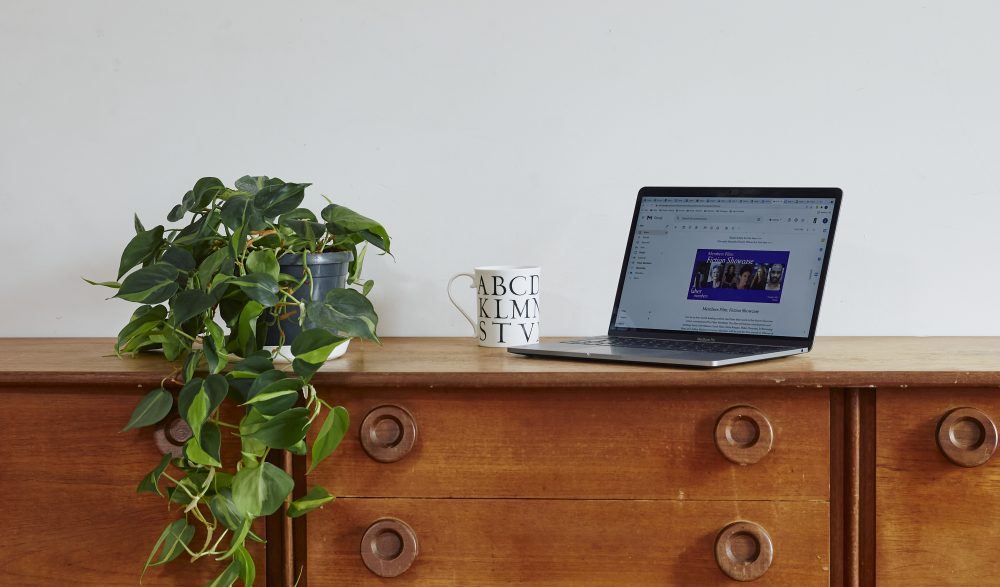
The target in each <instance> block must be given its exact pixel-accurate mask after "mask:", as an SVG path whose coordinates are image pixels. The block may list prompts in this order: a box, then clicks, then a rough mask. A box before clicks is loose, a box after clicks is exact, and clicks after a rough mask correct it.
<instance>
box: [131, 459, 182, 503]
mask: <svg viewBox="0 0 1000 587" xmlns="http://www.w3.org/2000/svg"><path fill="white" fill-rule="evenodd" d="M172 456H173V455H171V454H169V453H167V454H165V455H163V458H161V459H160V464H159V465H156V467H155V468H154V469H153V470H152V471H150V472H149V473H148V474H146V476H145V477H143V478H142V481H140V482H139V486H138V487H136V488H135V492H136V493H155V494H157V495H159V496H162V495H163V492H162V491H160V477H162V476H163V473H164V471H166V470H167V465H169V464H170V459H171V457H172Z"/></svg>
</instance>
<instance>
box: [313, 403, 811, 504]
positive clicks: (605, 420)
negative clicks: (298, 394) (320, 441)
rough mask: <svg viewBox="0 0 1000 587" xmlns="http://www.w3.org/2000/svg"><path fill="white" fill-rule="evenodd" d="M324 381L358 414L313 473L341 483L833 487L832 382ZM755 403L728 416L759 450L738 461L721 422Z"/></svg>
mask: <svg viewBox="0 0 1000 587" xmlns="http://www.w3.org/2000/svg"><path fill="white" fill-rule="evenodd" d="M320 391H321V394H322V395H323V397H324V398H325V399H326V400H327V401H330V402H336V403H343V404H344V405H345V406H346V407H347V408H348V410H349V412H350V414H351V427H350V430H349V432H348V435H347V437H346V438H345V440H344V442H343V444H342V445H341V446H340V447H339V448H338V449H337V452H336V453H335V454H334V455H333V457H332V458H330V459H329V460H328V461H326V462H324V463H323V465H322V466H321V467H320V468H319V469H317V471H316V472H315V473H313V475H312V476H314V477H315V480H316V482H317V483H319V484H321V485H324V486H327V487H328V488H329V489H330V490H331V491H332V492H334V493H335V494H337V495H339V496H365V497H560V498H627V499H654V498H667V499H819V500H826V499H828V498H829V479H830V477H829V475H830V473H829V470H830V464H829V445H830V415H829V414H830V412H829V395H828V393H827V391H826V390H822V389H815V388H813V389H807V390H803V391H801V392H797V393H789V392H788V391H786V390H780V391H776V390H770V391H768V390H753V389H741V390H738V391H737V390H732V389H729V390H704V389H699V390H686V389H663V390H648V389H647V390H641V389H640V390H636V389H603V390H600V389H579V390H565V389H520V390H517V389H496V390H482V389H475V390H472V389H464V390H463V389H455V390H438V389H393V390H385V391H378V390H371V389H366V390H345V389H321V390H320ZM746 405H749V406H753V407H754V408H756V410H746V411H743V412H741V411H739V410H737V411H732V412H729V414H728V415H727V417H726V418H725V419H724V421H723V422H722V424H721V425H720V426H718V428H719V432H718V436H719V440H718V442H719V443H720V444H721V445H722V446H723V448H725V449H727V451H728V452H729V453H730V455H731V456H732V457H733V458H734V459H736V460H737V461H739V460H746V461H752V460H756V461H757V462H755V463H753V464H746V465H741V464H736V463H735V462H733V461H730V460H727V458H726V457H725V456H724V455H723V453H722V452H721V451H720V450H719V448H718V447H717V446H716V443H717V424H719V419H720V416H722V415H723V414H724V413H726V412H727V410H730V408H733V407H734V406H746ZM379 407H384V409H382V410H379V411H375V412H374V413H373V410H374V409H375V408H379ZM370 413H371V414H372V417H370V418H368V420H369V421H368V424H365V423H364V420H365V419H366V416H367V415H368V414H370ZM411 419H412V423H411V422H410V420H411ZM755 427H756V428H755ZM362 428H365V430H364V431H363V432H362V430H361V429H362ZM414 428H415V430H416V433H415V442H413V443H412V448H410V449H409V450H408V451H406V450H399V449H401V448H402V449H405V448H406V445H407V444H408V443H409V442H410V440H412V439H411V438H409V437H411V436H413V430H414ZM755 430H757V431H756V432H755ZM768 430H770V432H768ZM755 434H756V437H755V436H754V435H755ZM767 436H770V437H771V438H772V439H773V440H772V442H771V449H770V451H769V452H768V451H766V450H765V448H764V444H765V443H766V441H767V438H766V437H767ZM754 438H756V440H754ZM362 441H363V442H364V444H365V445H367V448H368V452H366V447H365V446H362ZM369 452H374V454H375V458H373V457H372V456H370V455H369ZM385 453H388V454H389V457H390V458H393V459H394V458H398V460H394V461H392V462H379V461H378V460H376V458H379V459H382V457H383V456H385ZM382 460H385V459H382Z"/></svg>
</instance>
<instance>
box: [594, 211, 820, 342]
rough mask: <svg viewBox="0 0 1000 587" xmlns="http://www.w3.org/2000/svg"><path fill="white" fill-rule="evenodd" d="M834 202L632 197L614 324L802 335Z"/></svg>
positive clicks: (809, 325)
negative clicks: (633, 206)
mask: <svg viewBox="0 0 1000 587" xmlns="http://www.w3.org/2000/svg"><path fill="white" fill-rule="evenodd" d="M836 203H837V199H835V198H832V197H831V198H817V197H808V198H804V197H802V198H797V197H690V198H685V197H673V196H666V197H657V196H645V197H642V198H640V201H639V204H638V207H637V211H636V214H637V217H636V219H635V225H634V227H633V234H632V242H631V243H630V246H629V251H628V256H627V258H626V260H625V267H624V269H623V275H622V281H621V286H620V289H621V291H620V292H619V296H618V303H617V304H616V307H615V313H614V316H613V317H612V329H614V330H633V329H634V330H637V331H656V330H674V331H691V332H708V333H720V334H750V335H761V336H779V337H791V338H805V337H808V336H810V330H811V328H812V324H813V317H814V309H815V305H816V303H817V292H818V290H819V288H820V287H821V284H822V277H823V268H824V267H825V259H826V257H827V253H828V251H829V246H828V245H829V244H830V240H829V239H831V238H832V229H833V224H834V223H835V220H836V215H835V212H836Z"/></svg>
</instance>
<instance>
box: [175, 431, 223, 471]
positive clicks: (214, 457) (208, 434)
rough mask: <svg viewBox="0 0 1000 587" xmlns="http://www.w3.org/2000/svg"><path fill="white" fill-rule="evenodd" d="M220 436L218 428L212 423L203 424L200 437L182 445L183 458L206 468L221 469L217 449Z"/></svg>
mask: <svg viewBox="0 0 1000 587" xmlns="http://www.w3.org/2000/svg"><path fill="white" fill-rule="evenodd" d="M221 444H222V435H221V434H220V432H219V427H218V426H216V425H215V424H213V423H212V422H205V423H204V424H203V425H202V427H201V435H200V436H192V437H191V438H189V439H188V440H187V442H185V443H184V456H185V457H187V459H188V460H190V461H191V462H194V463H198V464H199V465H204V466H206V467H222V458H221V457H220V455H219V448H220V446H221Z"/></svg>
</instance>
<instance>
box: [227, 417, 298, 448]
mask: <svg viewBox="0 0 1000 587" xmlns="http://www.w3.org/2000/svg"><path fill="white" fill-rule="evenodd" d="M308 431H309V410H308V409H307V408H292V409H290V410H288V411H285V412H281V413H280V414H278V415H276V416H274V417H272V418H271V419H269V420H265V421H263V422H260V423H259V424H255V425H253V426H249V427H247V429H246V431H244V430H243V429H242V427H241V429H240V433H241V434H242V435H244V436H247V437H249V438H252V439H254V440H257V441H259V442H261V443H262V444H264V445H265V446H269V447H271V448H288V447H290V446H293V445H295V444H296V443H297V442H299V441H300V440H302V439H303V438H305V436H306V433H307V432H308Z"/></svg>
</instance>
